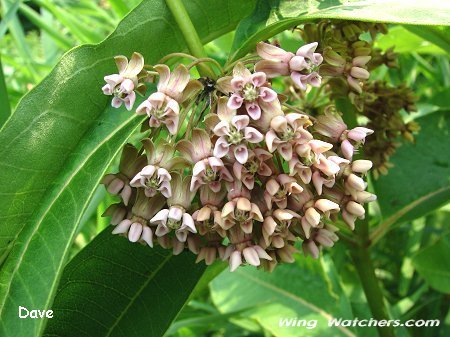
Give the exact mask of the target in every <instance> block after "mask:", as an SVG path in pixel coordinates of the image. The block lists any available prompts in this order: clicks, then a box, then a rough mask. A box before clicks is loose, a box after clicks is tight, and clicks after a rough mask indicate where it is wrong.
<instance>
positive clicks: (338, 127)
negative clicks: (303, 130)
mask: <svg viewBox="0 0 450 337" xmlns="http://www.w3.org/2000/svg"><path fill="white" fill-rule="evenodd" d="M313 128H314V130H315V131H317V132H318V133H320V134H321V135H323V136H325V137H328V138H330V139H331V140H332V141H333V142H337V141H338V140H339V138H340V137H341V135H342V133H343V132H344V131H345V130H347V124H345V123H344V121H343V120H342V118H341V116H339V115H338V114H337V113H332V112H330V111H327V112H325V114H324V115H320V116H318V117H317V118H316V121H315V123H314V126H313Z"/></svg>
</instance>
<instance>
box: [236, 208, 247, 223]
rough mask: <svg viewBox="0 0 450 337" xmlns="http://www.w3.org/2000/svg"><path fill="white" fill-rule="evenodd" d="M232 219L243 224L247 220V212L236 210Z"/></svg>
mask: <svg viewBox="0 0 450 337" xmlns="http://www.w3.org/2000/svg"><path fill="white" fill-rule="evenodd" d="M234 218H235V219H236V221H237V222H245V221H248V220H249V215H248V212H247V211H242V210H240V209H238V210H236V211H235V212H234ZM250 221H251V220H250Z"/></svg>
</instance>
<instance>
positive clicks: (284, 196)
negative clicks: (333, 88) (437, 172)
mask: <svg viewBox="0 0 450 337" xmlns="http://www.w3.org/2000/svg"><path fill="white" fill-rule="evenodd" d="M316 48H317V43H310V44H307V45H304V46H301V47H300V48H299V49H298V51H297V52H296V53H295V54H294V53H291V52H287V51H284V50H283V49H281V48H278V47H276V46H273V45H270V44H266V43H260V44H258V46H257V53H258V55H259V56H260V57H261V60H259V61H258V62H256V64H255V63H248V62H247V63H245V64H244V63H243V62H237V63H236V64H235V65H234V67H232V69H230V72H229V73H226V72H225V73H223V74H222V77H221V78H219V79H218V80H217V82H215V86H214V88H213V89H212V90H211V88H208V91H205V88H204V86H203V84H202V83H205V81H204V79H202V81H199V80H196V79H191V78H190V71H189V68H188V67H186V66H184V65H182V64H179V65H177V66H175V67H174V70H173V71H171V70H170V69H169V67H168V66H167V65H164V64H157V65H155V66H153V67H152V69H153V70H154V71H149V72H147V71H146V70H144V60H143V58H142V56H141V55H139V54H137V53H135V54H133V57H132V59H131V61H130V62H128V61H127V60H126V58H124V57H123V56H119V57H117V58H116V62H117V65H118V67H119V74H116V75H109V76H106V77H105V80H106V82H107V84H106V85H105V87H104V88H103V91H104V93H105V94H107V95H113V96H114V98H113V101H112V105H113V106H114V107H119V106H120V104H121V103H122V102H123V103H125V105H126V108H127V109H132V107H133V105H134V101H135V94H134V91H135V90H137V89H139V88H142V87H143V85H144V83H143V82H142V79H143V78H148V77H149V76H150V75H151V76H153V78H154V79H155V80H156V81H157V91H156V92H154V93H152V94H150V95H149V97H148V98H147V99H145V100H144V101H143V102H142V103H140V105H139V106H138V107H137V109H136V113H137V114H140V115H144V116H146V118H145V121H144V122H143V123H144V124H145V125H146V127H145V128H143V130H146V131H145V134H144V135H143V136H142V138H143V139H142V141H141V144H140V145H138V146H136V147H135V146H133V145H131V144H127V145H126V146H125V148H124V150H123V154H122V158H121V162H120V166H119V172H118V173H116V174H108V175H107V176H106V177H105V178H104V180H103V183H104V184H105V185H106V186H107V189H108V191H109V192H110V193H112V194H115V195H117V197H118V199H119V200H120V202H118V203H116V204H113V205H111V206H110V207H109V209H108V210H107V212H106V215H109V216H111V224H112V225H114V226H115V228H114V230H113V234H120V235H123V236H125V237H126V238H128V240H129V241H131V242H140V243H142V244H144V245H148V246H150V247H153V246H154V245H155V244H158V245H160V246H162V247H164V248H166V249H172V251H173V254H180V253H181V252H182V251H183V250H184V249H189V250H190V251H191V252H192V253H194V254H197V255H198V258H197V261H202V260H204V261H205V263H206V264H208V265H209V264H211V263H213V262H214V261H215V260H217V259H220V260H224V261H228V263H229V266H230V270H231V271H234V270H236V268H238V267H239V266H240V265H243V264H250V265H253V266H260V267H262V268H264V269H266V270H269V271H272V270H273V269H274V268H275V267H276V265H277V264H278V263H282V262H288V263H289V262H293V261H294V257H293V254H294V253H296V252H297V248H296V247H300V246H301V249H302V251H303V253H304V254H305V255H310V256H312V257H313V258H317V257H318V256H319V254H320V251H321V249H322V248H328V247H332V246H333V245H334V243H335V242H336V241H337V240H338V239H339V234H338V231H339V229H344V227H347V230H353V229H354V227H355V222H356V220H357V219H358V218H359V219H361V218H364V216H365V208H364V204H365V203H367V202H370V201H373V200H375V199H376V197H375V195H373V194H371V193H369V192H367V191H366V188H367V183H366V182H365V180H364V177H365V175H366V174H367V172H368V170H370V169H371V167H372V163H371V162H370V161H368V160H364V159H357V160H354V156H355V154H356V153H357V152H358V151H359V150H360V149H361V147H362V146H363V145H364V141H365V138H366V137H367V136H368V135H370V134H371V133H372V130H370V129H368V128H365V127H355V128H350V129H349V128H348V127H347V125H346V124H345V123H344V122H343V120H342V119H341V118H340V116H339V114H337V113H336V112H333V109H327V110H326V111H325V112H324V113H322V114H319V115H316V116H314V117H313V116H309V115H308V114H307V113H305V112H302V111H299V110H298V109H296V108H295V107H293V106H292V105H287V104H285V102H286V100H287V99H290V98H286V97H282V96H280V95H278V94H277V92H276V91H275V90H274V89H273V88H272V85H271V81H273V79H275V78H278V77H290V78H291V80H292V81H293V83H294V84H295V85H297V86H298V87H299V88H300V89H302V90H307V89H308V86H314V87H319V86H320V85H321V76H320V65H321V63H322V61H323V58H322V55H321V54H319V53H316V52H315V50H316ZM357 63H358V62H357ZM357 66H358V65H355V67H357ZM351 74H352V76H360V77H361V75H362V74H363V71H362V70H359V69H356V70H354V71H353V70H352V72H351ZM366 75H367V74H365V73H364V77H366ZM205 111H207V114H206V115H205Z"/></svg>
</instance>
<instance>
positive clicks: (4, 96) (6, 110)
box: [0, 57, 11, 127]
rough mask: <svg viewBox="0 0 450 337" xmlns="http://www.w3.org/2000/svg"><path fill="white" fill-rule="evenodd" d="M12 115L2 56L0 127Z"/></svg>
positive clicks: (0, 71)
mask: <svg viewBox="0 0 450 337" xmlns="http://www.w3.org/2000/svg"><path fill="white" fill-rule="evenodd" d="M10 115H11V107H10V106H9V99H8V90H7V88H6V82H5V76H4V74H3V66H2V59H1V57H0V127H1V126H2V125H3V124H4V123H5V122H6V120H7V119H8V118H9V116H10Z"/></svg>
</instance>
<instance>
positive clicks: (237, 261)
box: [224, 246, 242, 272]
mask: <svg viewBox="0 0 450 337" xmlns="http://www.w3.org/2000/svg"><path fill="white" fill-rule="evenodd" d="M229 247H231V246H229ZM225 256H226V255H225ZM225 256H224V258H225ZM241 264H242V257H241V252H240V251H238V250H236V251H234V252H233V253H231V255H230V272H233V271H235V270H236V269H237V268H238V267H239V266H240V265H241Z"/></svg>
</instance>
